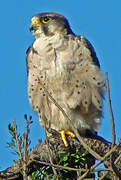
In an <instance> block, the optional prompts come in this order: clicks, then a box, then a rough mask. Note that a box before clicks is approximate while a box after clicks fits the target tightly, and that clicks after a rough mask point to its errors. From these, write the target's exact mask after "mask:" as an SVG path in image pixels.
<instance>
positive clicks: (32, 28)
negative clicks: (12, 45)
mask: <svg viewBox="0 0 121 180" xmlns="http://www.w3.org/2000/svg"><path fill="white" fill-rule="evenodd" d="M29 30H30V31H32V32H33V31H36V30H37V26H35V25H33V24H31V25H30V27H29Z"/></svg>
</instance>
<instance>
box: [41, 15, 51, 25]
mask: <svg viewBox="0 0 121 180" xmlns="http://www.w3.org/2000/svg"><path fill="white" fill-rule="evenodd" d="M51 20H52V19H51V18H50V17H47V16H46V17H42V18H41V22H42V23H44V24H46V23H48V22H50V21H51Z"/></svg>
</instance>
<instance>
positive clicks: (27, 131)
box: [23, 119, 29, 180]
mask: <svg viewBox="0 0 121 180" xmlns="http://www.w3.org/2000/svg"><path fill="white" fill-rule="evenodd" d="M28 133H29V121H28V120H27V119H26V129H25V134H24V154H23V177H24V179H25V180H27V179H28V177H27V173H26V171H27V145H28Z"/></svg>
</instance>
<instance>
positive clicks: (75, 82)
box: [67, 37, 104, 112]
mask: <svg viewBox="0 0 121 180" xmlns="http://www.w3.org/2000/svg"><path fill="white" fill-rule="evenodd" d="M78 45H79V47H78V49H80V52H81V53H80V54H81V56H80V60H79V61H78V63H77V64H76V66H75V68H74V69H73V71H72V72H71V92H70V96H69V98H68V101H67V103H68V105H69V107H70V108H73V109H75V108H76V107H77V106H80V107H81V108H82V109H83V108H84V111H85V112H88V110H89V107H90V105H93V106H95V108H96V109H97V110H99V111H102V94H103V89H104V79H103V77H102V74H101V72H100V68H99V67H100V65H99V61H98V58H97V56H96V53H95V51H94V48H93V47H92V45H91V44H90V42H89V41H88V40H86V38H84V37H78ZM77 58H78V59H79V57H78V55H77Z"/></svg>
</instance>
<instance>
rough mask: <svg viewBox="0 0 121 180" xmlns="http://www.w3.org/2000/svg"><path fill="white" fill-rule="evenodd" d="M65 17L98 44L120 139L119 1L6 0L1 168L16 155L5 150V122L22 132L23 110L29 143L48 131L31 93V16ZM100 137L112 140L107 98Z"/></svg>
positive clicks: (0, 52)
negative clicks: (51, 14)
mask: <svg viewBox="0 0 121 180" xmlns="http://www.w3.org/2000/svg"><path fill="white" fill-rule="evenodd" d="M47 11H48V12H57V13H61V14H63V15H64V16H66V17H67V19H68V20H69V22H70V25H71V27H72V29H73V31H74V33H76V34H78V35H83V36H85V37H87V38H88V39H89V40H90V41H91V43H92V44H93V46H94V47H95V50H96V53H97V56H98V58H99V61H100V64H101V69H102V72H103V73H105V72H106V71H107V72H108V73H109V82H110V91H111V99H112V106H113V112H114V117H115V128H116V135H117V136H116V140H117V141H118V139H119V138H121V1H120V0H116V1H115V0H100V1H99V0H60V1H59V0H51V1H50V0H20V1H18V0H4V1H3V0H2V1H1V4H0V170H2V169H5V168H7V167H8V166H10V165H11V164H12V163H13V159H16V157H15V156H14V155H13V154H11V150H9V149H8V148H6V143H7V142H8V141H10V135H9V133H8V129H7V126H8V124H9V123H12V117H14V118H15V119H16V122H17V124H18V130H19V132H23V131H24V127H25V120H24V114H27V115H28V116H29V115H32V117H33V124H32V125H31V140H32V144H31V147H34V146H35V145H36V144H37V142H38V139H40V138H43V137H44V132H43V130H42V128H40V126H39V123H38V117H37V115H36V114H35V112H33V111H32V109H31V107H30V105H29V101H28V96H27V73H26V61H25V58H26V50H27V48H28V46H29V45H30V44H31V43H32V42H33V41H34V37H33V36H32V34H31V33H30V32H29V24H30V19H31V17H32V16H33V15H34V14H36V13H40V12H47ZM99 135H101V136H102V137H104V138H105V139H107V140H109V141H111V138H112V137H111V125H110V115H109V110H108V105H107V97H106V100H105V102H104V117H103V118H102V124H101V127H100V130H99Z"/></svg>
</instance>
